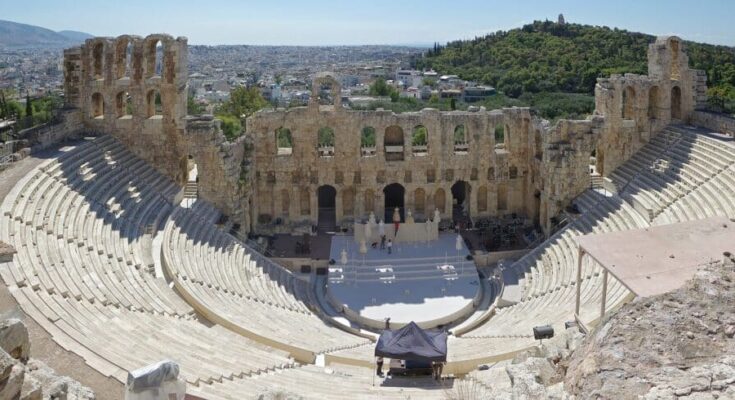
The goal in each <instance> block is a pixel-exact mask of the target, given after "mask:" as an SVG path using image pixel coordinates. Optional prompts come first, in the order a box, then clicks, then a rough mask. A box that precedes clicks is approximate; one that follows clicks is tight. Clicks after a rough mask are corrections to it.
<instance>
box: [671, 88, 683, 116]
mask: <svg viewBox="0 0 735 400" xmlns="http://www.w3.org/2000/svg"><path fill="white" fill-rule="evenodd" d="M671 119H678V120H681V89H680V88H679V87H678V86H674V87H672V88H671Z"/></svg>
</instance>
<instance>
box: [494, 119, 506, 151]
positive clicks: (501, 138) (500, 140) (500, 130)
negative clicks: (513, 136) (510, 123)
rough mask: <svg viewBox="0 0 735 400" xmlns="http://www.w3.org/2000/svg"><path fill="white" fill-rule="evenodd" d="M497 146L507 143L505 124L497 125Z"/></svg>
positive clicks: (495, 132)
mask: <svg viewBox="0 0 735 400" xmlns="http://www.w3.org/2000/svg"><path fill="white" fill-rule="evenodd" d="M494 134H495V146H497V145H499V144H500V145H502V144H504V143H505V127H503V124H497V125H495V131H494Z"/></svg>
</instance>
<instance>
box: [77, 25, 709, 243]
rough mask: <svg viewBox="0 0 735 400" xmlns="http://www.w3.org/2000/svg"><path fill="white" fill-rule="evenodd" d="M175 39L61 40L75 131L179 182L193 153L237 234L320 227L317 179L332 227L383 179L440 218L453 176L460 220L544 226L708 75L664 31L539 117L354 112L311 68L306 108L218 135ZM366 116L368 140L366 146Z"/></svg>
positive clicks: (679, 110) (681, 108) (685, 112)
mask: <svg viewBox="0 0 735 400" xmlns="http://www.w3.org/2000/svg"><path fill="white" fill-rule="evenodd" d="M186 42H187V40H186V38H177V39H174V38H172V37H171V36H168V35H150V36H147V37H145V38H141V37H137V36H127V35H126V36H120V37H118V38H94V39H89V40H87V41H86V42H85V44H84V45H83V46H81V47H79V48H75V49H69V50H67V51H65V52H64V57H65V62H64V69H65V80H64V86H65V91H66V101H67V105H68V106H72V107H77V109H78V110H79V113H80V118H81V121H82V123H83V124H84V126H85V128H86V129H88V130H93V131H97V132H100V133H110V134H112V135H114V136H116V137H117V138H119V139H120V140H121V141H123V142H124V143H125V144H126V145H127V146H128V147H130V149H131V150H132V151H133V152H134V153H136V154H137V155H139V156H140V157H142V158H143V159H145V160H147V161H148V162H150V163H151V164H153V165H154V166H155V167H156V168H157V169H159V170H160V171H161V172H163V173H164V174H166V175H167V176H169V177H170V178H171V179H174V180H175V181H177V182H179V183H181V184H183V183H184V181H185V180H186V177H187V171H188V164H189V159H192V160H193V161H194V162H196V163H197V166H198V170H199V171H200V172H199V174H200V177H199V194H200V196H201V197H202V198H204V199H206V200H208V201H210V202H211V203H213V204H214V205H215V206H216V207H218V208H219V209H220V210H221V211H222V212H223V213H225V214H227V215H229V216H230V217H232V218H233V220H234V221H235V222H237V223H240V224H241V226H242V229H243V231H244V232H249V231H251V230H255V231H257V232H260V233H272V232H276V231H284V232H285V231H292V230H293V229H294V228H296V227H297V226H299V225H303V226H311V225H314V224H317V223H318V221H319V214H320V210H319V208H320V201H319V197H320V196H319V193H320V190H321V191H324V192H325V193H326V192H327V191H331V190H333V191H334V192H335V193H336V194H335V195H334V205H333V206H330V207H332V209H333V212H334V214H335V218H336V223H337V224H341V223H349V222H351V221H353V220H361V219H364V218H366V217H367V216H368V214H369V213H370V212H374V213H375V214H376V216H377V217H378V218H382V217H383V215H384V206H385V201H386V197H385V195H384V189H386V188H387V187H390V188H396V187H397V185H400V188H403V190H404V191H405V193H404V195H403V205H404V208H405V210H406V211H407V210H411V211H412V212H413V214H414V216H415V217H416V218H418V219H421V218H424V217H425V216H427V215H431V214H432V213H433V211H434V210H435V209H437V208H438V209H440V210H441V214H442V218H444V219H448V218H451V213H452V205H453V201H454V197H455V196H453V194H452V187H453V186H455V185H456V184H458V185H460V186H462V187H464V188H466V189H464V191H465V192H466V193H467V195H468V201H467V203H466V206H467V209H468V212H469V215H470V216H471V217H473V218H477V217H492V216H498V215H503V214H510V213H517V214H521V215H525V216H527V217H529V218H531V219H533V220H534V221H535V222H537V223H538V224H539V225H541V226H542V227H543V228H544V229H545V230H546V231H547V232H548V230H549V229H550V224H549V220H550V219H551V218H552V217H553V216H554V215H556V214H557V213H558V212H559V211H560V210H562V209H563V208H564V207H565V206H566V205H567V204H569V202H570V201H571V199H573V198H574V197H576V196H577V195H578V194H580V193H581V192H582V191H584V190H585V189H586V188H588V187H589V185H590V177H589V174H590V159H591V157H592V156H594V157H595V160H596V170H597V171H598V172H599V173H600V174H602V175H603V176H606V175H608V174H610V173H611V172H612V171H613V170H614V169H615V168H617V167H618V166H619V165H620V164H622V163H623V162H624V161H625V160H627V159H628V158H629V157H630V156H631V155H632V154H633V153H635V152H636V151H637V150H638V149H640V148H641V147H642V146H643V145H644V144H645V143H646V142H647V141H648V140H649V139H650V138H651V137H652V136H653V135H655V134H657V133H658V132H660V131H661V130H662V129H663V128H664V127H665V126H666V125H668V124H669V123H670V122H672V121H681V122H691V121H693V119H692V118H693V115H694V110H696V109H698V108H700V107H701V106H702V105H703V104H704V102H705V101H706V96H705V93H706V76H705V75H704V73H703V72H702V71H696V70H691V69H689V67H688V57H687V55H686V52H685V48H684V44H683V42H682V41H681V40H680V39H679V38H676V37H662V38H659V39H657V40H656V42H655V43H652V44H651V45H650V46H649V52H648V58H649V74H648V75H634V74H626V75H613V76H611V77H610V78H606V79H599V80H598V84H597V86H596V89H595V106H596V107H595V112H594V115H592V116H590V117H589V118H588V119H586V120H579V121H570V120H561V121H558V122H557V123H556V124H555V125H554V126H550V124H549V123H548V121H544V120H541V119H539V118H536V117H534V116H533V115H532V114H531V112H530V110H529V109H526V108H510V109H503V110H495V111H485V110H480V111H476V112H461V111H454V112H440V111H438V110H433V109H424V110H422V111H420V112H413V113H403V114H394V113H393V112H390V111H382V110H377V111H351V110H347V109H345V108H343V107H342V105H341V95H340V87H339V81H338V80H337V79H336V78H335V77H334V75H333V74H331V73H321V74H318V75H317V76H316V78H315V80H314V84H313V86H312V90H313V93H312V98H311V103H310V104H309V106H307V107H299V108H294V109H290V110H282V109H279V110H264V111H261V112H258V113H256V114H255V115H253V116H252V117H250V118H248V120H247V121H245V127H246V128H245V133H244V135H243V136H241V137H240V138H239V139H237V140H236V141H234V142H229V141H227V140H225V138H224V136H223V135H222V133H221V130H220V129H219V125H218V123H217V121H214V120H211V119H201V118H199V119H190V120H187V119H186V100H187V91H186V81H187V47H186V46H187V44H186ZM158 43H160V44H161V47H160V49H159V50H157V47H156V45H157V44H158ZM159 98H160V101H157V99H159ZM366 127H370V128H371V129H373V131H374V136H375V145H374V146H363V143H362V133H363V130H364V129H365V128H366ZM416 127H423V128H425V129H426V132H427V142H426V144H425V145H422V144H419V145H414V144H413V134H414V129H415V128H416ZM460 127H461V131H463V132H464V134H463V135H460V137H458V136H457V134H456V132H457V131H458V129H460ZM323 128H330V129H331V130H332V132H333V137H334V139H333V143H328V144H325V143H320V136H321V135H320V131H321V130H323ZM281 129H287V130H288V131H289V135H290V141H291V143H292V144H291V146H290V148H288V149H286V148H279V146H278V144H277V142H278V141H277V135H278V133H277V131H281ZM499 130H502V131H503V138H502V142H499V141H496V139H495V137H496V131H499ZM393 184H397V185H393ZM391 185H393V186H391ZM389 197H395V196H389Z"/></svg>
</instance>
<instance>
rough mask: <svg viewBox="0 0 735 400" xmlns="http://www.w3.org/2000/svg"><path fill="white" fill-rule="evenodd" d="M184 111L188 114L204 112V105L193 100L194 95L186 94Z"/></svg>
mask: <svg viewBox="0 0 735 400" xmlns="http://www.w3.org/2000/svg"><path fill="white" fill-rule="evenodd" d="M186 113H187V114H189V115H201V114H204V106H203V105H201V104H199V103H197V102H196V100H194V96H188V97H187V99H186Z"/></svg>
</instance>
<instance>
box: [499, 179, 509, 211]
mask: <svg viewBox="0 0 735 400" xmlns="http://www.w3.org/2000/svg"><path fill="white" fill-rule="evenodd" d="M507 209H508V187H507V186H505V184H504V183H501V184H499V185H498V210H499V211H504V210H507Z"/></svg>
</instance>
